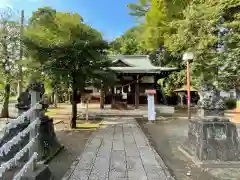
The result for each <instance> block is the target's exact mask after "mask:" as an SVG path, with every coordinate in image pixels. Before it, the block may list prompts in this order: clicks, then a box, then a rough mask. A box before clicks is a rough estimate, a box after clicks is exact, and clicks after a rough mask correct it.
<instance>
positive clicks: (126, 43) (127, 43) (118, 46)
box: [109, 25, 144, 55]
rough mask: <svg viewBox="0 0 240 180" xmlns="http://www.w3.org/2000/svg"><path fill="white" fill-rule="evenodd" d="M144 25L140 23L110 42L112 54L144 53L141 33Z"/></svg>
mask: <svg viewBox="0 0 240 180" xmlns="http://www.w3.org/2000/svg"><path fill="white" fill-rule="evenodd" d="M142 32H143V27H142V26H141V25H138V26H136V27H133V28H131V29H129V30H127V31H126V32H125V33H124V34H123V35H122V36H120V37H118V38H116V39H115V40H113V41H112V42H110V50H109V51H110V53H111V54H114V55H116V54H126V55H134V54H142V53H143V52H144V50H143V47H142V44H141V34H142Z"/></svg>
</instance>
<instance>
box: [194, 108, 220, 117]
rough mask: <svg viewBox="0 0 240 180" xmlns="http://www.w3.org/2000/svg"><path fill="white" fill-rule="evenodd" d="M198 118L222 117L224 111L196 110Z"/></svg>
mask: <svg viewBox="0 0 240 180" xmlns="http://www.w3.org/2000/svg"><path fill="white" fill-rule="evenodd" d="M198 116H200V117H205V116H224V110H221V109H198Z"/></svg>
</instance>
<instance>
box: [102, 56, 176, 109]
mask: <svg viewBox="0 0 240 180" xmlns="http://www.w3.org/2000/svg"><path fill="white" fill-rule="evenodd" d="M110 59H111V60H112V61H113V65H112V67H110V69H111V70H112V71H114V72H115V73H116V74H117V79H118V80H117V83H116V85H115V87H112V88H111V89H109V91H108V92H105V98H104V99H105V100H104V102H105V104H114V103H117V102H125V103H126V104H131V105H135V108H136V109H137V108H138V107H139V104H147V95H146V94H145V90H146V89H156V95H155V103H156V104H158V103H159V98H161V97H162V93H161V90H160V87H159V86H160V85H158V84H157V81H158V80H159V79H161V78H164V77H166V76H168V75H169V74H170V73H172V72H174V71H177V68H173V67H158V66H154V65H153V64H152V63H151V61H150V59H149V56H147V55H118V56H110Z"/></svg>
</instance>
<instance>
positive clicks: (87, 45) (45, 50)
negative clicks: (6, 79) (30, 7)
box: [24, 8, 110, 128]
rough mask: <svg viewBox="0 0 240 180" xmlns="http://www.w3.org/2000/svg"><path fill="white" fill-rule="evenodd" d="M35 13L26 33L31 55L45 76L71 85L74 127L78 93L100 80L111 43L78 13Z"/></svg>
mask: <svg viewBox="0 0 240 180" xmlns="http://www.w3.org/2000/svg"><path fill="white" fill-rule="evenodd" d="M41 12H44V13H41ZM39 13H40V14H41V15H40V17H38V16H37V17H38V18H35V16H34V14H39ZM45 13H46V14H45ZM34 14H33V18H32V23H31V24H30V26H29V27H28V28H27V30H26V32H25V40H24V43H25V45H26V47H27V52H28V56H30V57H34V59H36V60H37V61H38V62H39V63H40V64H41V67H42V71H44V72H45V73H46V74H49V75H52V76H55V77H58V78H60V79H61V80H65V81H68V82H69V83H70V85H71V88H72V93H73V100H72V123H71V127H72V128H75V127H76V116H77V105H76V104H77V100H78V99H77V98H78V97H77V92H78V91H80V92H83V90H84V88H85V86H86V83H87V82H90V81H91V79H94V78H96V77H99V75H98V74H99V73H101V72H102V71H103V70H104V68H107V67H108V66H109V65H110V62H109V61H108V59H107V56H106V55H107V51H106V50H107V48H108V44H107V42H105V41H103V39H102V36H101V34H100V33H99V32H98V31H97V30H95V29H93V28H91V27H90V26H88V25H87V24H85V23H84V22H83V19H82V17H81V16H80V15H78V14H71V13H63V12H56V11H54V10H51V9H49V8H44V9H39V10H38V11H37V12H35V13H34ZM49 16H50V18H49ZM46 17H47V18H46Z"/></svg>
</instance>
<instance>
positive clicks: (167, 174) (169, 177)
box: [137, 122, 175, 180]
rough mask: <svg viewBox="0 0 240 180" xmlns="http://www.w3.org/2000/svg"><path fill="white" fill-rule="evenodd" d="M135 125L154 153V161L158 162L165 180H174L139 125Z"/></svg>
mask: <svg viewBox="0 0 240 180" xmlns="http://www.w3.org/2000/svg"><path fill="white" fill-rule="evenodd" d="M137 125H138V127H139V129H140V130H141V131H142V133H143V134H144V136H145V138H146V139H147V141H148V145H149V146H150V147H151V149H152V151H153V153H154V156H155V159H156V161H157V162H158V164H159V165H160V167H161V168H162V170H163V172H164V174H165V175H166V178H167V180H175V178H174V177H173V176H172V175H171V173H170V172H169V169H168V167H167V166H166V165H165V163H164V161H163V159H162V158H161V156H160V155H159V154H158V153H157V151H156V150H155V148H154V147H153V145H152V144H151V141H150V140H149V138H148V137H147V136H146V134H145V132H144V131H143V130H142V127H141V125H139V124H138V122H137Z"/></svg>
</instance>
